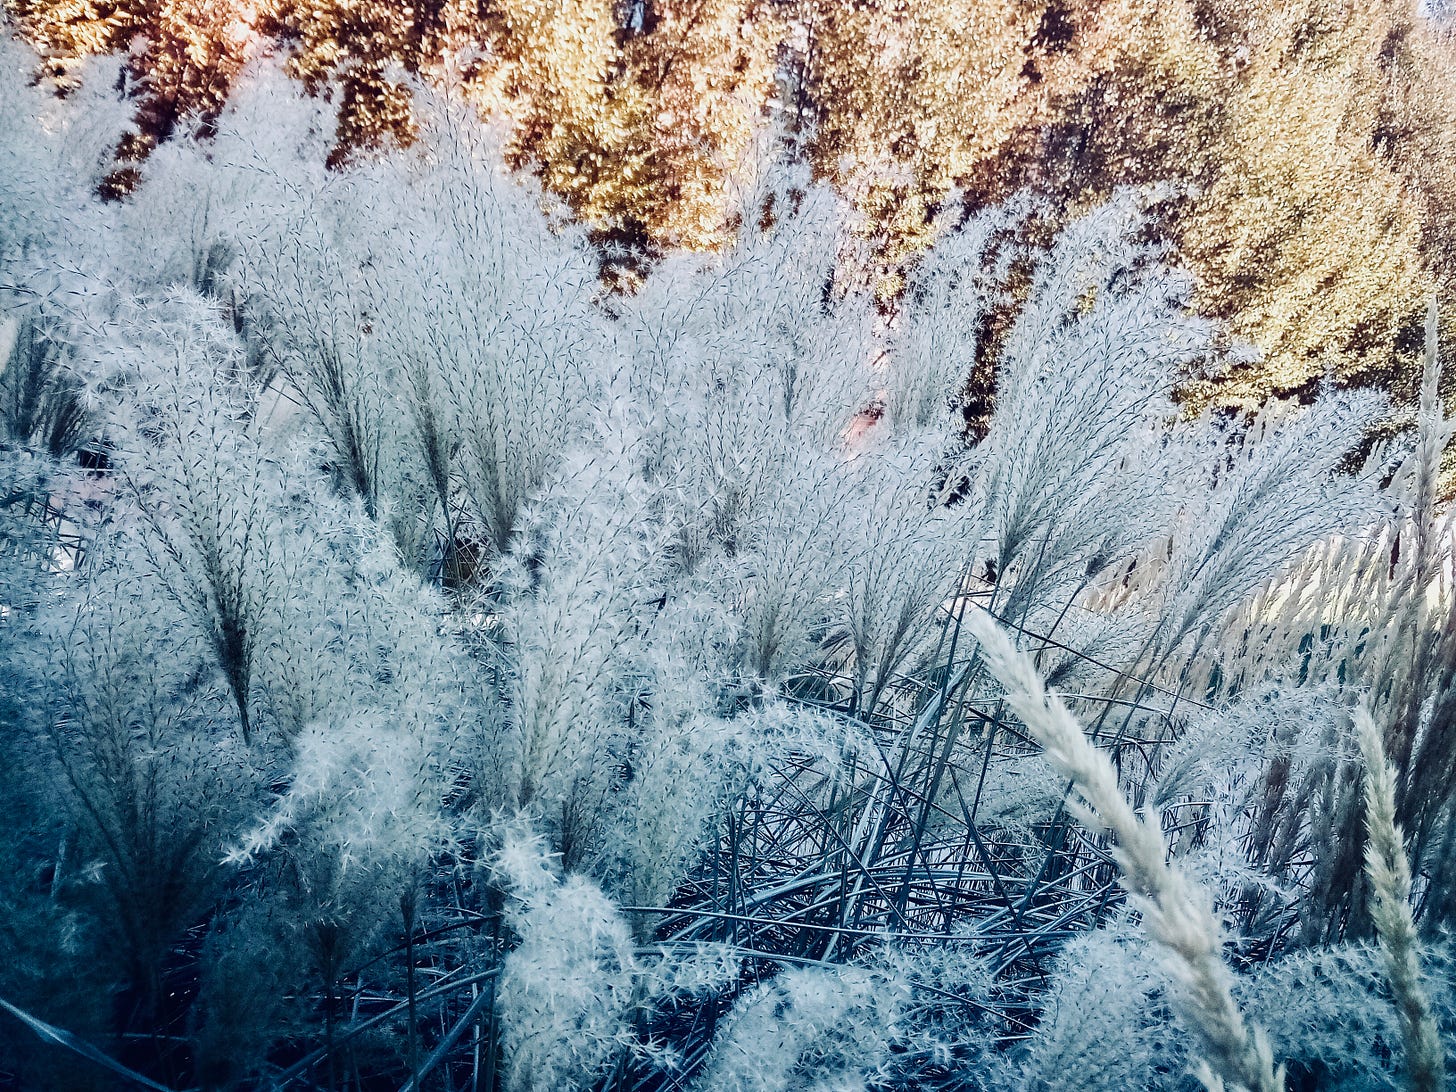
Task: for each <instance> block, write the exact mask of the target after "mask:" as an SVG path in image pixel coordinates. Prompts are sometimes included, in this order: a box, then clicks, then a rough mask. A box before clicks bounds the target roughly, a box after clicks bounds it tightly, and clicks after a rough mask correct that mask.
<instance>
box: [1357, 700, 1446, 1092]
mask: <svg viewBox="0 0 1456 1092" xmlns="http://www.w3.org/2000/svg"><path fill="white" fill-rule="evenodd" d="M1354 718H1355V735H1356V738H1357V739H1358V740H1359V743H1360V755H1361V757H1362V758H1363V759H1364V760H1365V825H1366V830H1367V832H1368V835H1369V841H1368V842H1367V843H1366V846H1365V872H1366V874H1367V875H1368V876H1369V877H1370V885H1371V887H1372V888H1373V889H1374V896H1375V897H1374V902H1373V904H1372V905H1371V908H1370V916H1371V918H1372V919H1373V920H1374V922H1375V932H1376V935H1377V936H1378V937H1379V938H1380V950H1381V954H1382V955H1384V957H1385V973H1386V977H1387V979H1388V980H1389V983H1390V992H1391V994H1392V996H1393V997H1394V998H1395V1007H1396V1011H1397V1012H1398V1013H1399V1014H1400V1030H1401V1035H1402V1038H1403V1039H1404V1040H1405V1064H1406V1079H1407V1082H1408V1084H1409V1087H1410V1089H1411V1092H1441V1090H1442V1089H1444V1088H1445V1087H1446V1055H1445V1051H1444V1050H1443V1049H1442V1046H1441V1038H1440V1032H1439V1031H1438V1030H1437V1028H1436V1021H1435V1018H1434V1017H1433V1016H1432V1015H1431V1002H1430V999H1429V998H1428V997H1427V995H1426V988H1425V985H1424V983H1423V982H1422V980H1421V941H1420V937H1419V936H1418V935H1417V934H1416V923H1415V917H1414V915H1413V914H1412V913H1411V905H1410V893H1411V875H1410V862H1409V861H1408V860H1407V859H1406V855H1405V844H1404V841H1403V839H1402V837H1401V832H1400V827H1398V826H1397V825H1396V822H1395V770H1394V769H1393V768H1392V767H1391V765H1390V763H1388V762H1387V761H1386V760H1385V746H1384V744H1383V743H1382V741H1381V739H1380V728H1379V727H1378V726H1377V725H1376V723H1375V718H1374V717H1372V716H1371V715H1370V711H1369V710H1368V709H1367V708H1365V706H1364V705H1360V706H1357V707H1356V709H1355V713H1354Z"/></svg>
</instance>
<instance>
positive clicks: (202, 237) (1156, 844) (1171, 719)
mask: <svg viewBox="0 0 1456 1092" xmlns="http://www.w3.org/2000/svg"><path fill="white" fill-rule="evenodd" d="M19 49H20V47H18V46H13V45H9V44H6V45H5V46H4V47H3V48H0V103H3V116H4V117H5V118H6V125H5V127H4V129H3V130H0V359H3V362H4V369H3V372H0V725H3V731H0V807H3V809H4V818H5V823H4V831H5V834H4V837H3V838H0V1000H3V1002H4V1005H3V1006H0V1007H3V1008H4V1009H5V1011H4V1012H0V1082H3V1081H9V1082H11V1083H12V1084H14V1085H15V1086H17V1087H22V1088H48V1089H67V1088H77V1089H80V1088H124V1087H136V1086H138V1084H139V1082H150V1083H149V1084H147V1086H148V1087H153V1088H155V1087H158V1086H161V1087H163V1088H172V1089H182V1088H203V1089H237V1088H275V1087H276V1088H290V1089H318V1088H327V1089H340V1090H342V1089H386V1088H387V1089H467V1088H468V1089H479V1090H489V1092H494V1090H496V1089H501V1090H504V1092H531V1090H542V1092H544V1090H548V1089H552V1090H555V1089H569V1088H579V1089H601V1090H604V1092H605V1090H612V1092H617V1090H627V1089H644V1090H647V1089H652V1090H668V1089H688V1090H692V1092H728V1090H738V1089H741V1090H744V1092H749V1090H755V1092H756V1090H763V1092H768V1090H784V1092H788V1090H795V1092H798V1090H810V1089H813V1090H822V1092H830V1090H844V1089H934V1088H946V1089H952V1088H954V1089H967V1090H987V1092H991V1090H998V1092H999V1090H1005V1092H1013V1090H1023V1089H1045V1090H1056V1089H1086V1090H1088V1092H1093V1090H1097V1092H1101V1090H1106V1092H1113V1090H1118V1092H1120V1090H1126V1089H1160V1090H1161V1089H1167V1090H1175V1089H1177V1090H1183V1089H1196V1088H1199V1087H1203V1088H1206V1089H1210V1090H1211V1089H1219V1088H1223V1089H1229V1090H1233V1089H1236V1088H1243V1089H1247V1090H1249V1092H1272V1090H1275V1089H1280V1088H1297V1089H1344V1090H1354V1089H1361V1090H1363V1089H1381V1088H1410V1089H1420V1090H1433V1089H1438V1088H1441V1087H1442V1086H1443V1083H1444V1081H1445V1076H1446V1062H1445V1059H1444V1053H1445V1052H1444V1050H1443V1043H1445V1042H1446V1041H1448V1040H1449V1039H1450V1037H1451V1035H1452V1033H1453V1031H1456V950H1453V948H1452V946H1451V945H1450V943H1449V942H1448V940H1447V939H1446V932H1445V930H1447V929H1448V928H1449V926H1450V925H1451V921H1452V918H1453V917H1456V890H1453V889H1456V845H1453V844H1452V839H1453V837H1456V826H1453V823H1456V808H1453V800H1452V796H1453V793H1456V769H1453V767H1456V625H1453V624H1452V622H1453V620H1452V619H1451V618H1450V617H1449V615H1450V612H1451V610H1452V609H1453V597H1452V588H1451V579H1452V558H1451V548H1452V527H1451V525H1450V516H1449V514H1448V510H1447V509H1445V508H1443V507H1441V506H1440V505H1439V504H1438V497H1439V481H1440V479H1439V468H1440V465H1441V461H1442V455H1443V452H1444V450H1445V447H1446V445H1447V442H1448V440H1449V439H1450V438H1451V435H1452V432H1453V428H1456V426H1453V424H1452V423H1451V422H1450V421H1448V420H1447V419H1446V417H1445V415H1444V411H1443V408H1442V404H1441V400H1440V398H1439V397H1438V393H1437V384H1438V380H1439V361H1438V360H1437V359H1436V355H1437V354H1436V352H1435V349H1434V346H1435V344H1436V340H1437V339H1436V337H1435V329H1436V315H1435V310H1434V307H1433V309H1432V312H1431V317H1430V320H1429V323H1428V345H1429V346H1430V347H1431V348H1430V351H1429V353H1428V358H1427V364H1426V379H1425V384H1424V388H1423V396H1422V400H1421V404H1420V412H1419V420H1418V423H1417V427H1416V428H1415V429H1414V430H1412V431H1411V432H1410V433H1409V434H1407V435H1403V436H1401V437H1398V438H1397V439H1395V440H1394V441H1392V442H1390V443H1387V444H1384V445H1378V446H1374V447H1372V446H1371V445H1370V444H1369V443H1368V442H1367V437H1368V434H1369V430H1370V428H1371V426H1372V425H1373V424H1375V423H1376V422H1377V421H1378V420H1380V419H1381V417H1382V414H1383V413H1384V403H1383V401H1382V398H1381V397H1380V396H1379V395H1376V394H1372V393H1369V392H1363V393H1361V392H1349V391H1340V390H1335V389H1328V390H1323V391H1320V392H1317V393H1316V394H1314V395H1313V396H1312V397H1311V398H1310V399H1309V400H1308V403H1307V404H1304V405H1298V406H1286V407H1271V408H1269V409H1267V410H1266V411H1264V412H1263V413H1261V414H1259V415H1258V416H1255V417H1252V418H1246V417H1230V416H1227V415H1213V414H1208V415H1203V416H1193V415H1192V414H1191V413H1190V412H1188V411H1186V410H1180V408H1179V407H1178V405H1177V404H1176V403H1175V402H1174V400H1173V397H1172V393H1173V392H1174V391H1175V390H1177V389H1179V388H1180V387H1181V386H1183V385H1184V384H1186V383H1188V382H1190V381H1192V380H1201V379H1207V378H1210V377H1213V376H1216V375H1218V374H1221V373H1223V372H1225V371H1227V370H1229V369H1231V368H1236V367H1238V366H1239V365H1240V362H1241V361H1246V360H1247V358H1248V351H1247V350H1244V349H1241V348H1239V347H1238V346H1237V345H1233V346H1231V345H1230V341H1229V338H1228V337H1227V333H1226V331H1225V330H1223V329H1222V328H1220V327H1219V326H1218V325H1217V324H1215V323H1213V322H1210V321H1207V320H1205V319H1202V318H1200V317H1198V316H1197V315H1196V314H1194V313H1193V312H1192V311H1191V310H1190V308H1189V306H1188V304H1189V301H1190V299H1192V298H1193V293H1194V291H1195V285H1194V284H1193V282H1192V280H1191V278H1190V277H1188V276H1186V275H1185V274H1183V273H1181V272H1179V270H1178V269H1177V268H1176V262H1175V261H1174V260H1173V257H1172V256H1171V255H1170V254H1169V253H1168V252H1166V251H1164V250H1162V249H1160V248H1159V247H1157V246H1156V245H1154V244H1152V243H1149V242H1148V233H1147V232H1145V231H1144V230H1143V228H1144V224H1145V221H1144V212H1145V208H1146V207H1147V204H1148V203H1149V202H1151V201H1156V200H1159V199H1160V198H1161V196H1162V195H1160V194H1158V193H1156V192H1152V193H1149V192H1145V191H1133V190H1123V191H1119V192H1117V193H1116V194H1115V195H1114V196H1113V198H1112V200H1111V201H1110V202H1109V203H1107V204H1105V205H1103V206H1101V207H1099V208H1097V209H1096V210H1094V211H1092V212H1090V213H1089V214H1087V215H1086V216H1084V217H1082V218H1081V219H1077V220H1075V221H1074V222H1072V223H1070V224H1069V225H1068V226H1066V227H1065V229H1064V230H1062V231H1061V232H1060V233H1059V234H1058V235H1057V237H1056V238H1055V239H1054V240H1052V241H1051V242H1050V244H1049V245H1047V246H1046V247H1043V248H1038V249H1033V248H1030V247H1029V246H1027V245H1026V244H1025V243H1024V242H1021V241H1019V239H1020V238H1021V237H1020V236H1019V235H1018V233H1017V232H1016V230H1015V229H1016V226H1017V224H1018V223H1019V221H1020V219H1021V218H1022V217H1025V216H1027V215H1030V214H1031V212H1032V211H1033V210H1032V208H1031V206H1030V205H1029V204H1027V203H1025V202H1021V203H1017V202H1013V203H1012V204H1010V205H1006V206H1002V207H999V208H997V209H994V210H992V211H989V212H986V213H983V214H981V215H979V216H976V217H974V218H971V219H969V220H966V221H964V222H960V223H958V224H955V225H946V227H945V230H944V231H943V233H942V235H941V238H940V240H939V242H938V243H937V244H936V246H935V248H934V249H933V250H931V251H930V252H929V253H928V254H927V255H926V256H925V258H924V259H923V260H922V261H920V262H919V263H918V264H916V265H915V266H914V268H913V271H912V273H911V275H910V277H909V280H908V283H907V285H906V290H905V294H904V298H903V300H902V301H901V303H900V305H899V307H898V309H897V310H896V313H895V314H894V315H893V317H889V318H887V317H886V315H885V313H884V311H883V310H882V309H881V308H878V307H877V306H876V304H875V301H874V299H873V298H872V297H871V296H870V294H869V293H868V291H867V290H864V291H862V290H861V289H860V288H859V287H857V286H856V284H855V283H853V282H849V283H847V282H846V281H845V279H844V278H841V277H839V276H838V275H837V273H838V271H839V270H841V269H843V268H845V267H846V265H849V264H852V262H853V257H852V255H851V253H850V252H851V251H852V250H853V249H854V248H855V247H856V246H858V245H861V242H860V241H862V239H863V233H862V232H860V231H859V230H858V225H857V224H856V223H855V222H854V220H853V217H852V216H851V214H850V213H849V212H848V211H847V209H846V207H845V206H844V205H843V204H841V203H840V201H839V200H838V199H837V198H835V197H834V196H833V194H832V193H831V192H830V191H829V190H827V189H826V188H824V187H821V186H819V185H816V184H813V183H812V182H811V181H810V179H809V178H808V176H807V174H806V173H804V172H802V171H800V170H799V169H798V168H795V167H794V166H792V165H791V161H790V160H787V159H783V158H780V157H779V156H778V155H777V154H776V151H775V149H774V147H773V146H772V144H771V142H767V141H766V142H765V144H764V146H763V148H762V149H761V150H760V154H759V157H758V163H759V168H758V169H757V171H756V172H754V173H753V175H752V177H751V178H749V179H748V180H747V181H745V182H744V184H743V187H742V190H741V192H740V193H738V195H737V197H736V201H737V204H736V209H737V212H736V214H735V217H734V220H735V222H736V223H737V225H738V232H737V237H736V241H734V242H733V243H732V244H731V245H729V246H727V247H726V248H725V249H724V250H723V251H722V252H721V253H716V254H712V255H708V256H702V255H694V256H680V257H668V258H665V259H663V260H662V261H661V262H659V263H657V264H656V265H655V266H654V267H653V268H652V269H651V270H650V272H649V273H648V274H647V275H646V277H645V279H644V282H643V283H642V285H641V286H640V288H639V289H637V290H636V291H634V292H632V293H630V294H626V293H613V292H610V291H608V290H607V289H605V288H604V287H603V284H602V280H601V278H600V276H599V273H600V263H599V255H598V254H597V253H596V252H595V251H593V250H592V248H591V246H590V245H589V242H588V239H587V235H586V233H585V230H584V229H583V228H582V227H580V226H579V225H578V224H577V223H575V222H574V221H573V220H572V219H571V218H570V217H568V216H567V215H566V214H565V213H564V212H563V211H562V210H561V209H560V208H559V207H558V206H556V205H555V204H553V203H552V201H551V200H550V199H548V197H547V196H546V195H545V194H544V193H543V191H541V190H540V189H539V188H532V186H531V184H530V183H529V181H528V180H525V181H523V180H522V179H521V178H520V177H518V176H512V175H510V174H509V173H508V172H507V170H506V169H505V167H504V165H503V164H502V161H501V156H500V151H499V141H498V139H497V137H496V136H495V135H493V134H492V133H491V132H490V131H488V130H486V129H483V128H482V127H481V126H480V125H479V124H478V123H477V122H476V121H475V120H474V118H473V117H464V116H457V115H456V114H455V113H454V107H452V106H450V105H449V104H448V103H444V102H441V101H438V100H434V99H432V98H431V97H430V96H429V95H428V94H426V93H425V92H423V91H421V92H420V93H419V97H418V99H417V100H416V102H415V104H414V111H415V116H416V117H417V118H418V125H419V134H418V139H417V140H416V142H415V143H414V144H413V145H412V146H411V147H410V148H408V149H407V150H403V151H397V152H394V153H392V154H389V155H383V156H379V157H377V158H372V159H364V160H361V161H359V162H356V163H355V164H353V165H351V166H348V167H344V168H341V169H336V170H335V169H326V168H325V165H324V164H325V161H326V158H327V151H328V148H329V145H330V142H331V140H332V139H333V131H332V121H331V119H330V118H329V117H328V116H327V115H326V114H325V113H324V110H325V108H324V107H323V106H322V105H321V104H319V103H318V102H317V101H315V100H311V99H308V98H305V97H302V96H301V95H300V94H299V93H298V92H297V91H296V90H295V89H294V88H293V87H291V86H290V85H289V84H288V83H287V81H286V80H285V79H284V78H283V76H282V75H281V74H279V73H278V72H277V71H275V70H273V69H270V68H268V67H266V66H263V67H259V68H258V69H256V70H255V71H252V72H251V73H250V74H249V75H248V76H247V78H246V79H244V80H243V81H242V83H241V84H240V85H239V87H238V89H236V90H235V92H234V94H233V96H232V98H231V99H230V102H229V105H228V107H227V108H226V110H224V111H223V112H222V113H221V114H220V116H219V117H218V119H217V124H216V132H215V133H209V134H207V136H206V138H205V139H201V138H200V139H198V140H185V139H179V140H175V141H172V142H170V143H167V144H164V145H162V146H161V147H159V148H157V149H156V150H155V152H154V153H153V154H152V156H151V158H150V160H149V162H148V166H147V171H146V176H145V179H144V181H143V183H142V184H141V185H139V186H138V188H136V190H135V191H134V192H132V193H131V194H130V195H129V196H128V197H127V198H126V199H125V200H123V201H111V202H103V201H102V200H101V199H99V198H98V197H97V196H96V187H97V184H98V182H99V181H101V179H102V178H103V177H104V176H105V174H106V173H107V172H108V171H110V170H111V169H112V167H113V163H112V160H111V153H112V150H113V149H114V148H115V146H116V142H117V140H118V138H119V134H120V133H121V132H122V130H123V128H124V127H125V126H126V125H127V124H128V117H129V107H128V106H127V105H126V104H125V103H122V102H117V101H115V98H116V97H115V95H114V94H113V93H112V92H111V91H110V88H111V87H112V86H114V81H113V80H112V79H110V78H109V76H108V72H107V71H106V70H105V64H104V63H103V62H99V61H98V62H95V64H96V65H97V69H98V70H97V71H94V72H93V73H92V74H91V75H90V76H88V78H87V79H85V80H84V81H83V83H82V86H81V88H80V89H79V90H77V91H76V92H74V93H73V94H72V96H71V97H70V98H68V99H65V100H57V99H55V98H54V97H52V96H50V95H49V94H48V93H46V92H45V91H43V90H39V89H35V88H31V87H29V86H27V84H26V79H25V72H26V67H27V66H26V64H25V62H24V59H23V57H22V56H21V55H20V53H19ZM1018 271H1019V272H1018ZM1017 277H1020V278H1022V279H1023V280H1024V292H1023V293H1022V294H1023V295H1024V297H1025V298H1024V302H1022V303H1021V304H1020V306H1019V309H1018V310H1017V312H1016V317H1015V319H1014V322H1013V323H1012V324H1011V326H1010V328H1009V330H1004V331H1000V330H998V331H997V335H996V336H997V337H998V338H1000V339H1001V341H1000V345H999V349H998V352H997V354H996V360H997V370H996V382H995V399H994V407H993V408H992V409H991V411H990V416H989V420H988V424H987V427H986V428H985V430H984V435H982V434H981V433H980V432H978V433H977V434H976V435H975V437H973V438H971V439H968V438H967V436H966V434H965V432H964V429H963V427H962V426H963V415H962V412H961V406H960V405H959V404H958V403H957V399H958V398H959V396H960V392H961V391H962V390H963V385H964V380H965V377H966V376H967V374H968V373H969V372H970V370H971V368H972V366H973V364H974V363H975V362H976V361H977V360H978V359H980V358H982V357H983V355H984V354H982V353H981V351H980V350H981V348H982V345H981V342H982V339H983V338H985V337H988V336H990V334H988V323H987V316H988V315H989V314H990V313H991V312H992V311H995V310H998V309H1004V304H1005V297H1006V294H1007V293H1008V292H1009V291H1010V289H1009V288H1008V285H1009V283H1010V281H1011V280H1012V279H1015V278H1017Z"/></svg>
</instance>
